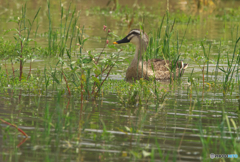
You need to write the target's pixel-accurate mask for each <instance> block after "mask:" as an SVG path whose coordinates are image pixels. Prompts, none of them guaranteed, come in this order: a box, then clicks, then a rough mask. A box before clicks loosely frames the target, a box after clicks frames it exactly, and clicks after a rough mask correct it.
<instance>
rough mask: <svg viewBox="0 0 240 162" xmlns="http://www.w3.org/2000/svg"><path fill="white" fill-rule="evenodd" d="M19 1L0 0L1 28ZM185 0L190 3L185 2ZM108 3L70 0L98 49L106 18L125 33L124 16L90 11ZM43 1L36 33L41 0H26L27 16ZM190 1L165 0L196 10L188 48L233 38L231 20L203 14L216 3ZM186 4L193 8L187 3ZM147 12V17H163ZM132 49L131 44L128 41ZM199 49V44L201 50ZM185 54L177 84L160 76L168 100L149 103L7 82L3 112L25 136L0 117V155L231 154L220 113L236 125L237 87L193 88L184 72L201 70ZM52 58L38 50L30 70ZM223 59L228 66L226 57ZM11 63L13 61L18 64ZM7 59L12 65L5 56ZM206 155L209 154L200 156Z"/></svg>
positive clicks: (118, 76) (119, 76)
mask: <svg viewBox="0 0 240 162" xmlns="http://www.w3.org/2000/svg"><path fill="white" fill-rule="evenodd" d="M24 2H25V1H16V0H12V1H2V2H0V3H1V6H2V7H1V8H2V12H1V13H0V19H1V22H2V25H1V27H0V29H1V31H0V34H1V35H3V33H4V30H7V29H10V28H12V27H13V23H5V22H7V21H8V20H9V19H10V18H12V17H14V16H18V15H19V14H20V13H21V6H22V5H23V4H24ZM186 3H187V4H188V5H185V4H186ZM68 4H69V3H68V2H65V1H63V6H64V8H67V7H68ZM106 4H107V1H95V0H92V1H75V2H73V3H72V5H73V6H74V5H76V8H77V10H81V17H80V23H79V26H83V25H84V26H85V29H86V30H85V34H86V37H89V40H88V41H87V43H86V45H85V48H86V49H88V50H93V49H96V52H99V51H101V50H102V47H103V46H104V41H105V39H104V38H105V34H104V33H103V32H102V26H103V25H107V26H108V27H109V28H110V29H111V31H113V32H114V33H116V34H117V35H122V36H124V35H125V34H126V31H127V24H126V23H124V22H123V21H122V20H118V19H114V18H111V17H107V16H105V15H101V14H100V15H96V14H91V13H90V14H89V15H88V14H87V11H88V10H89V9H90V8H92V7H95V6H101V7H105V6H106ZM120 4H123V5H128V6H129V7H130V6H132V4H133V2H129V1H121V2H120ZM138 4H144V5H145V6H146V7H147V9H148V11H149V12H153V13H159V14H162V15H163V14H164V13H165V10H166V7H165V6H166V3H164V2H162V3H159V2H158V1H157V0H152V1H138ZM156 4H158V6H159V7H157V5H156ZM238 4H239V2H238V1H235V2H234V3H233V2H232V1H227V2H222V4H220V6H229V7H233V6H237V5H238ZM40 6H41V7H42V8H41V12H40V15H39V18H38V21H39V22H38V23H39V25H40V27H39V31H38V33H44V32H47V31H48V28H46V27H48V19H47V4H46V2H42V1H29V2H27V15H28V16H29V17H31V16H33V15H35V12H36V10H37V9H38V7H40ZM51 6H52V10H51V12H52V16H53V20H52V21H53V26H54V28H58V23H59V21H60V16H59V15H60V10H59V8H60V7H59V2H58V1H51ZM194 6H195V3H194V2H193V1H183V0H182V1H176V0H175V1H170V4H169V8H170V9H169V10H170V13H177V10H181V11H184V12H186V13H189V14H192V15H198V16H199V20H197V21H198V22H197V23H194V24H191V25H189V27H188V30H187V34H186V39H187V40H188V42H187V44H186V45H184V46H192V47H193V48H188V50H186V53H190V52H194V50H196V49H197V50H199V49H201V47H200V43H198V45H196V46H194V45H193V44H194V42H199V41H201V40H203V39H204V38H206V40H208V41H219V40H221V39H223V40H232V38H231V34H230V29H229V26H228V28H227V29H224V28H223V27H221V26H224V25H225V22H224V21H223V20H219V19H215V18H214V17H209V18H208V17H207V16H208V14H210V13H211V12H214V9H209V10H207V11H204V10H199V11H198V12H197V9H196V6H195V7H194ZM159 8H160V9H161V11H159ZM189 8H191V10H190V11H189V10H188V9H189ZM151 9H152V10H151ZM199 12H200V13H199ZM220 13H221V12H220ZM149 17H150V18H149ZM149 17H148V20H146V21H147V22H158V21H161V20H156V19H151V16H149ZM228 23H232V24H234V23H236V22H234V21H231V22H228ZM157 24H158V23H152V24H151V23H149V26H146V31H151V30H153V29H154V26H155V27H156V25H157ZM137 27H138V25H137V23H136V24H134V25H133V26H132V28H137ZM175 27H176V30H178V31H179V37H183V34H184V32H183V31H185V29H186V27H187V25H186V23H177V24H176V25H175ZM206 33H208V34H206ZM12 34H13V33H11V32H10V33H9V34H7V35H4V38H5V39H10V40H13V38H12ZM46 39H47V38H46V37H44V36H41V35H40V34H39V35H38V36H37V38H36V41H37V42H39V43H40V44H41V45H42V46H43V47H44V46H47V44H46V42H47V41H46ZM99 39H100V40H101V41H99ZM116 39H117V38H111V40H110V41H112V42H113V41H115V40H116ZM216 44H217V45H216V46H215V47H213V52H212V53H214V55H216V54H217V51H218V43H216ZM231 44H232V43H231V42H229V43H228V44H225V45H223V53H224V54H226V52H227V51H228V49H230V48H232V45H231ZM119 48H120V47H119ZM129 49H132V48H131V46H130V47H129ZM199 51H201V52H202V50H199ZM107 52H109V53H111V52H113V50H112V49H107ZM183 53H185V52H183ZM121 56H122V57H124V58H128V59H129V60H131V59H132V57H133V56H132V55H131V53H130V54H129V53H128V52H123V53H122V54H121ZM211 57H214V56H211ZM185 60H186V61H187V62H188V63H189V67H188V69H187V70H186V71H185V74H184V77H183V78H182V83H181V84H180V86H172V87H171V86H170V85H169V82H166V83H162V87H163V88H165V89H166V90H167V91H169V92H170V94H169V95H168V96H167V100H166V101H165V102H163V103H160V104H159V105H158V104H157V103H156V101H154V100H153V99H149V102H148V103H146V101H142V102H143V104H142V105H141V104H140V103H139V102H140V101H137V103H136V104H134V105H133V106H127V107H125V106H124V105H122V104H121V103H120V102H119V98H118V93H117V92H112V93H109V94H107V93H106V94H104V96H102V97H100V98H99V99H98V100H97V101H91V100H90V101H86V102H84V104H83V105H81V102H80V96H78V95H75V96H72V97H69V96H67V94H66V92H65V93H63V95H62V96H60V95H59V93H58V92H57V91H55V90H53V91H48V93H47V95H38V93H37V90H34V89H30V90H29V91H27V92H24V91H20V90H11V89H6V91H4V92H2V93H1V95H0V118H2V119H4V120H6V121H9V122H11V123H14V124H16V125H17V126H18V128H20V129H22V130H24V131H25V132H26V133H27V134H28V135H29V139H27V141H23V143H21V142H22V140H24V138H23V137H22V135H21V134H20V133H18V131H17V130H16V129H14V128H12V127H9V126H7V125H6V124H4V123H1V125H0V161H19V162H22V161H36V162H37V161H150V160H151V155H150V156H148V155H149V154H150V153H151V152H152V153H153V151H154V155H153V154H152V156H153V158H154V159H155V161H161V160H165V161H168V160H167V159H168V158H169V159H170V160H171V161H173V160H174V159H175V160H176V161H180V160H181V161H191V162H192V161H202V159H207V158H209V156H208V155H205V154H204V152H206V150H207V152H213V153H215V154H218V153H219V154H220V153H229V154H230V153H231V154H233V153H234V152H224V151H225V150H224V148H223V147H222V146H223V143H224V145H225V146H226V148H229V150H230V151H233V150H231V147H232V144H231V142H232V139H231V137H230V131H229V130H228V128H227V126H226V120H223V119H224V118H225V117H224V116H223V113H222V111H223V110H224V111H226V112H227V115H228V118H229V119H230V118H231V119H233V120H234V121H235V122H236V124H237V126H238V123H239V122H238V118H239V117H238V114H237V113H236V111H237V109H238V108H239V101H238V97H237V93H238V92H237V89H236V91H235V92H234V95H233V96H227V97H224V96H223V95H222V90H221V88H220V89H219V90H218V91H216V92H215V93H213V92H212V91H211V87H209V88H208V89H205V93H204V96H203V97H202V90H201V89H200V88H199V87H197V88H196V87H194V86H193V87H192V91H191V87H190V86H189V85H188V77H189V76H190V73H191V72H192V69H193V68H195V74H194V76H196V78H197V77H198V76H201V75H202V74H201V69H200V67H199V66H198V65H196V63H194V62H193V61H191V59H190V58H188V57H186V59H185ZM55 64H56V58H51V59H49V58H39V59H37V60H35V61H34V64H33V67H32V68H33V70H36V69H44V67H45V66H46V65H47V66H48V65H55ZM222 65H224V66H227V64H222ZM14 66H15V68H17V67H18V64H15V65H14ZM127 66H128V64H127V63H126V62H124V61H123V65H122V67H119V68H116V69H114V74H112V75H111V76H110V78H113V79H115V80H123V79H124V76H125V71H126V68H127ZM201 66H202V65H201ZM7 67H8V69H9V70H10V69H11V65H10V63H8V65H7ZM28 67H29V62H26V63H25V65H24V70H25V71H26V72H27V71H28V70H29V68H28ZM214 67H215V66H212V65H210V70H209V71H210V72H211V71H212V70H214ZM209 75H210V76H211V74H209ZM219 79H222V77H220V78H219ZM200 83H201V81H200ZM223 121H224V122H223ZM231 128H232V129H231V131H232V132H233V136H238V134H237V133H236V132H234V131H233V130H234V127H233V125H232V123H231ZM202 141H204V142H205V143H204V142H202ZM211 141H213V142H211ZM235 142H236V141H235ZM203 143H204V144H203ZM17 146H19V147H18V148H17ZM159 150H161V151H159ZM229 150H228V151H229ZM204 156H208V157H205V158H204ZM208 160H210V159H208ZM225 160H226V161H228V160H229V159H225Z"/></svg>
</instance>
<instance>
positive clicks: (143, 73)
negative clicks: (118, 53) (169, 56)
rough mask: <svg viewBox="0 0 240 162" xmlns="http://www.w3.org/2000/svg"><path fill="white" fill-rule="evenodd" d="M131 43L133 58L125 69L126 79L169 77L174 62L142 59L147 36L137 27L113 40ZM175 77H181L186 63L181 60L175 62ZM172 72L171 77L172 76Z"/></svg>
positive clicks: (166, 78)
mask: <svg viewBox="0 0 240 162" xmlns="http://www.w3.org/2000/svg"><path fill="white" fill-rule="evenodd" d="M129 42H131V43H133V44H134V45H135V46H136V50H135V55H134V58H133V60H132V62H131V64H130V66H129V67H128V69H127V72H126V80H127V81H131V80H139V79H140V78H144V79H149V78H151V77H154V78H155V79H156V80H168V79H170V72H169V69H171V66H172V64H173V63H174V62H170V61H169V60H164V59H151V60H148V61H143V60H142V54H143V53H144V52H145V51H146V49H147V46H148V36H147V34H146V33H143V32H142V31H141V30H139V29H133V30H131V31H130V32H129V33H128V35H127V36H126V37H124V38H123V39H121V40H119V41H116V42H113V44H121V43H129ZM176 64H177V65H176V66H175V67H176V74H175V76H176V77H181V76H182V75H183V73H184V70H185V69H186V68H187V67H188V64H184V63H183V61H178V62H177V63H176ZM179 74H180V75H179ZM173 76H174V75H173V73H172V77H173Z"/></svg>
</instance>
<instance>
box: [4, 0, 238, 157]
mask: <svg viewBox="0 0 240 162" xmlns="http://www.w3.org/2000/svg"><path fill="white" fill-rule="evenodd" d="M202 5H204V4H202ZM47 6H48V11H47V17H48V22H49V26H48V31H47V32H46V33H45V34H44V36H45V37H46V39H47V46H46V47H41V45H39V44H38V42H36V38H37V36H38V35H39V33H38V28H39V24H38V21H37V19H38V15H39V13H41V12H43V11H42V9H41V7H40V8H39V9H37V11H36V13H35V16H34V18H33V19H28V18H27V14H26V13H27V7H26V4H25V5H24V6H23V7H22V13H21V15H20V16H19V17H15V18H14V19H12V20H11V22H14V23H15V27H13V28H12V29H9V30H6V31H5V34H9V33H11V34H13V38H14V40H11V41H10V40H6V39H5V38H4V37H2V38H0V57H1V60H2V63H1V67H0V92H1V98H2V99H1V100H2V101H1V102H0V105H1V104H3V103H4V104H6V103H9V102H10V101H8V98H15V100H16V101H14V105H15V106H16V107H19V110H18V111H19V112H20V111H21V109H20V107H21V106H22V105H23V103H24V102H25V100H32V101H31V102H32V103H31V104H32V108H33V109H36V110H34V111H35V112H34V113H32V115H31V114H30V115H29V116H32V117H34V118H35V117H36V118H38V120H40V121H41V123H39V124H34V127H35V128H36V132H34V131H31V130H28V129H25V127H28V126H29V127H30V125H29V123H31V122H29V123H28V124H26V125H24V123H22V122H21V121H20V120H19V119H18V118H15V116H14V115H13V116H11V115H10V116H9V115H6V116H5V115H4V116H1V117H0V120H1V121H2V123H4V124H5V125H1V126H0V128H1V129H2V130H1V134H2V135H3V140H5V141H8V142H9V143H11V144H12V146H13V147H16V146H17V148H21V147H24V143H25V142H28V141H30V140H31V141H33V142H36V139H37V137H40V138H46V139H47V140H46V141H43V143H45V144H46V145H49V144H50V145H51V144H53V145H54V147H56V148H57V147H60V145H61V143H62V142H63V141H65V142H66V147H65V148H66V150H68V149H69V150H71V149H72V148H79V147H80V145H79V143H81V140H82V138H89V139H90V140H92V141H101V142H103V143H105V144H112V142H113V141H115V140H116V139H118V138H119V137H117V136H118V135H116V134H114V133H113V130H116V131H119V132H121V133H123V134H124V135H125V136H126V138H125V140H126V141H131V142H132V141H133V140H134V142H136V146H137V145H139V148H134V147H136V146H134V147H133V148H130V149H125V150H124V151H121V152H120V153H118V154H117V155H111V153H109V152H108V153H105V154H104V153H99V154H98V157H99V159H100V160H101V159H104V158H105V159H108V158H110V157H111V156H115V158H117V157H118V156H119V158H129V159H134V160H141V159H142V160H149V161H155V159H161V160H163V161H168V160H169V159H171V160H172V161H178V160H179V159H181V154H182V152H181V150H182V149H183V147H182V144H183V143H184V142H188V141H191V139H188V135H189V134H190V133H191V132H190V129H191V127H189V126H190V125H191V124H190V123H195V125H196V127H197V129H194V131H195V134H196V135H197V138H198V140H197V141H198V142H199V143H200V144H201V146H202V149H201V150H202V151H201V153H199V154H198V155H197V156H198V157H200V158H201V160H202V161H210V154H211V153H213V152H214V153H215V154H226V153H229V154H230V153H231V154H237V155H239V156H240V145H239V111H240V98H239V96H240V80H239V70H240V68H239V62H240V54H239V43H238V42H239V40H240V37H239V36H238V26H233V27H232V28H231V30H229V31H230V32H231V36H232V40H231V46H230V45H229V40H226V41H225V40H220V41H216V40H213V41H209V40H207V39H206V38H204V39H203V40H201V41H198V42H197V41H192V42H191V43H189V44H188V40H187V38H186V33H187V31H188V28H189V26H191V25H192V24H195V23H199V17H198V16H193V17H188V16H187V15H186V14H184V13H179V14H178V13H174V14H171V13H169V12H168V11H166V13H165V14H164V16H163V17H161V16H158V15H157V14H153V13H150V12H149V11H147V9H146V8H144V6H139V7H136V8H135V9H136V10H137V11H133V10H132V9H131V8H130V7H127V6H125V7H124V6H121V5H120V4H119V3H118V1H109V3H108V5H107V7H106V8H104V9H102V8H99V7H95V8H92V9H89V10H87V11H86V14H88V15H89V14H93V15H97V14H104V15H106V16H108V17H111V18H112V19H124V20H123V21H126V23H127V27H126V28H127V29H128V30H129V29H130V28H132V26H133V24H134V23H136V22H138V26H139V28H140V29H141V30H142V31H146V30H145V25H146V21H147V20H144V19H146V18H147V17H151V18H154V19H156V18H157V19H158V20H159V23H157V24H158V27H157V28H156V29H155V30H152V31H151V32H149V33H148V35H149V45H148V48H147V50H146V52H145V53H144V55H143V60H148V59H152V58H161V59H166V60H170V61H173V62H177V61H178V60H186V61H185V62H187V61H188V60H190V61H191V62H192V63H194V64H195V65H196V66H198V71H195V69H194V68H193V66H190V67H188V69H190V70H188V71H189V72H188V73H187V74H186V72H185V74H184V75H185V77H184V78H178V79H175V80H174V79H170V80H169V81H167V82H158V81H156V80H154V79H153V80H143V79H140V80H137V81H132V82H126V81H125V80H114V79H111V75H113V74H114V73H115V72H114V69H118V68H122V67H121V66H122V65H123V62H124V61H125V62H129V61H128V59H127V58H124V56H123V55H121V54H122V53H123V52H127V51H133V50H134V49H133V46H131V45H128V46H123V47H119V46H118V47H117V46H115V45H112V44H111V40H113V39H116V40H117V38H119V37H121V36H117V35H116V33H115V32H114V31H113V30H112V29H110V28H109V27H108V25H107V24H104V23H103V29H102V30H101V31H102V32H103V33H104V34H103V35H105V36H104V38H102V39H101V41H102V42H104V45H103V47H102V49H101V50H100V52H95V51H94V50H88V49H86V48H85V46H84V45H85V43H86V42H87V41H88V39H89V38H88V37H86V36H85V27H84V25H82V24H80V25H79V19H81V16H80V11H77V10H76V8H75V7H73V6H72V5H71V4H70V5H69V7H68V9H66V10H65V9H64V8H63V6H62V5H61V2H60V5H59V6H60V8H61V9H60V11H61V13H60V17H59V18H60V21H59V24H58V25H59V27H58V28H57V29H56V28H54V27H53V24H52V17H53V15H52V11H51V4H50V1H47ZM205 7H206V6H205ZM111 11H112V13H111ZM124 13H125V14H124ZM142 13H145V15H144V14H142ZM237 13H240V11H239V9H235V10H228V11H227V10H224V12H223V14H222V15H221V14H217V15H216V19H219V20H223V21H224V22H225V23H227V22H231V21H232V20H238V17H235V18H234V19H233V17H234V15H235V16H236V14H237ZM126 15H127V16H126ZM211 16H212V15H211ZM126 17H128V18H126ZM138 20H140V21H138ZM179 23H180V24H181V23H184V24H185V27H186V28H185V29H184V30H182V31H181V34H180V31H179V30H178V28H177V29H175V28H176V26H177V25H178V24H179ZM55 26H56V24H55ZM80 26H81V27H80ZM224 28H225V29H226V28H227V27H226V25H225V26H224ZM180 35H181V36H182V37H180ZM108 48H110V49H111V50H112V51H114V52H108V51H107V49H108ZM118 48H121V49H118ZM213 51H214V53H213ZM216 51H217V52H216ZM226 51H227V52H226ZM39 58H54V60H57V61H56V64H50V65H43V66H42V67H43V69H38V70H33V69H32V66H33V64H34V61H35V60H37V59H39ZM26 62H28V65H29V67H26V65H25V64H26ZM9 67H11V68H9ZM16 67H18V68H16ZM124 68H126V67H124ZM26 69H27V70H26ZM169 70H170V71H171V72H173V73H174V68H173V69H169ZM122 75H125V72H124V74H122ZM3 96H4V97H3ZM179 96H180V98H179ZM30 98H31V99H30ZM47 98H49V99H47ZM112 98H115V99H114V101H113V99H112ZM178 99H180V100H182V101H183V102H184V106H185V107H187V109H188V110H187V116H186V117H184V124H185V125H184V126H183V127H184V130H183V132H181V135H180V136H179V138H178V139H177V140H176V141H175V142H176V143H175V148H174V149H172V150H168V151H165V150H164V149H162V148H161V147H162V145H161V144H162V143H161V142H162V137H161V138H160V137H159V138H158V136H157V131H159V130H157V129H158V128H157V127H158V125H156V127H155V128H154V127H152V128H151V131H149V132H148V133H149V134H151V133H153V134H155V136H151V137H150V135H149V137H150V138H147V137H142V136H148V134H147V133H146V126H144V123H145V122H148V120H147V119H149V120H150V118H151V120H157V119H156V118H155V117H157V116H158V117H159V116H161V117H162V118H163V119H164V118H165V116H166V114H167V112H166V111H167V110H166V109H167V108H170V109H173V110H176V112H177V111H179V110H177V109H179V108H181V107H182V104H179V103H178V101H177V100H178ZM106 103H109V104H110V105H109V110H108V111H109V112H111V113H112V115H113V116H115V117H116V118H119V117H118V116H117V114H118V113H117V111H119V112H121V111H122V110H123V111H129V114H134V115H136V118H137V121H134V120H131V119H130V118H129V119H128V120H129V121H128V122H129V123H130V124H129V125H128V126H126V125H119V126H116V127H112V126H109V125H106V123H107V122H108V121H106V120H105V119H104V118H102V117H100V116H101V113H100V114H96V113H97V112H98V111H100V110H99V109H101V108H102V109H104V110H105V107H108V106H107V105H106ZM111 103H114V104H113V105H112V104H111ZM9 104H10V103H9ZM40 105H41V106H40ZM103 105H105V107H104V106H103ZM116 105H117V106H116ZM111 106H112V108H111ZM116 107H118V108H116ZM28 108H29V109H31V107H28ZM212 108H215V109H216V113H217V114H218V115H219V116H220V117H219V118H218V119H217V123H215V126H212V127H211V126H210V125H209V126H208V127H206V123H204V122H206V120H213V115H212V116H211V115H209V116H208V115H207V114H204V113H203V111H206V112H212V111H213V110H212ZM22 109H24V110H25V108H22ZM51 109H52V110H51ZM115 109H116V110H117V111H115ZM90 111H91V112H90ZM86 112H89V115H87V116H84V113H86ZM147 112H151V113H147ZM176 112H175V113H176ZM36 113H39V114H38V115H36ZM159 114H161V115H159ZM194 115H195V116H194ZM205 115H206V116H207V117H206V116H205ZM129 116H131V115H129ZM196 116H197V117H196ZM92 117H93V119H92ZM173 117H174V116H173ZM95 120H97V121H95ZM159 120H160V121H161V120H162V119H159ZM166 120H167V119H166ZM166 120H163V123H165V122H166ZM95 122H98V123H99V125H101V126H99V127H97V126H96V125H93V123H95ZM91 124H92V127H91V128H92V129H98V130H99V131H100V132H101V133H96V132H95V133H91V132H89V130H87V129H89V126H90V125H91ZM7 125H9V126H12V127H15V128H16V131H19V132H21V133H22V136H21V138H22V140H20V142H16V139H17V138H19V137H18V136H17V133H16V132H15V133H12V132H14V130H13V129H12V128H9V127H8V126H7ZM114 125H115V124H114ZM148 125H149V127H150V125H151V124H149V123H148ZM24 126H25V127H24ZM38 129H39V130H38ZM40 129H41V130H42V131H43V132H39V131H41V130H40ZM73 130H74V131H73ZM86 130H87V131H86ZM38 133H39V134H38ZM52 133H54V135H52ZM133 135H134V136H133ZM135 135H136V137H135ZM54 138H55V139H54ZM143 138H146V139H147V140H148V142H149V141H151V145H152V146H151V147H147V146H146V147H143V146H142V147H140V144H141V140H143ZM53 139H54V141H53ZM43 143H41V144H43ZM4 145H7V143H4ZM131 147H132V146H131ZM99 148H103V149H105V150H106V149H108V148H107V146H105V145H104V144H102V145H101V146H99ZM45 149H49V148H45ZM110 149H111V147H110ZM60 152H61V151H60ZM0 154H1V155H2V156H5V157H7V156H8V155H3V154H4V153H0ZM12 154H13V156H14V154H15V153H14V152H13V153H12ZM192 156H194V155H192ZM46 159H47V158H46ZM46 159H45V160H46ZM234 160H235V161H237V158H236V159H233V161H234ZM36 161H37V160H36ZM48 161H51V160H48ZM53 161H54V160H53ZM103 161H104V160H103Z"/></svg>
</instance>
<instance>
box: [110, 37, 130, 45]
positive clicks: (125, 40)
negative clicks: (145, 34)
mask: <svg viewBox="0 0 240 162" xmlns="http://www.w3.org/2000/svg"><path fill="white" fill-rule="evenodd" d="M128 42H130V40H128V38H127V37H125V38H123V39H121V40H119V41H116V42H113V44H121V43H128Z"/></svg>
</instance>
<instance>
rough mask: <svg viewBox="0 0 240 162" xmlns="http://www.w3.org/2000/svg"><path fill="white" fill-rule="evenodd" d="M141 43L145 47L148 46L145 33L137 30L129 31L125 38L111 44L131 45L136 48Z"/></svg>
mask: <svg viewBox="0 0 240 162" xmlns="http://www.w3.org/2000/svg"><path fill="white" fill-rule="evenodd" d="M141 41H142V42H143V43H144V44H145V45H146V46H147V45H148V36H147V34H146V33H144V32H142V31H141V30H139V29H133V30H131V31H130V32H129V33H128V35H127V36H126V37H124V38H123V39H121V40H119V41H116V42H113V44H121V43H129V42H131V43H133V44H135V45H136V46H140V45H141Z"/></svg>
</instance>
